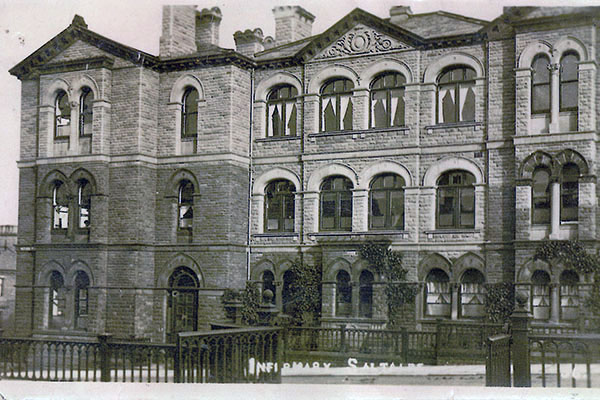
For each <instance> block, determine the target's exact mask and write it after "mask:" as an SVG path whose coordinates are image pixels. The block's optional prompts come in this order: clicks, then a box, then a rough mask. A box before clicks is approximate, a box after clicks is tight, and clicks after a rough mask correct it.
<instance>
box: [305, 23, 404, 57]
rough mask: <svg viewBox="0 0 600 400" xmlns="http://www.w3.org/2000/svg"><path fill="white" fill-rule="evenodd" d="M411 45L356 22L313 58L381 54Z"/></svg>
mask: <svg viewBox="0 0 600 400" xmlns="http://www.w3.org/2000/svg"><path fill="white" fill-rule="evenodd" d="M412 48H413V47H412V46H410V45H408V44H406V43H404V42H402V41H400V40H397V39H395V38H393V37H391V36H389V35H387V34H385V33H382V32H379V31H378V30H377V29H375V28H371V27H369V26H367V25H364V24H357V25H356V26H354V27H353V28H351V29H350V30H349V31H347V32H346V33H345V34H343V35H342V36H340V37H339V38H338V39H337V40H335V41H334V42H333V43H332V44H331V45H329V46H328V47H326V48H325V49H324V50H322V51H321V52H320V53H318V54H317V55H316V56H315V57H314V58H313V59H315V60H321V59H332V58H341V57H348V56H355V55H365V54H381V53H388V52H392V51H398V50H410V49H412Z"/></svg>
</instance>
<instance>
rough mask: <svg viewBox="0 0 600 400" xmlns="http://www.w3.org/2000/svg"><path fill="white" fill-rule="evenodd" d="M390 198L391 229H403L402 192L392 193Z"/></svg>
mask: <svg viewBox="0 0 600 400" xmlns="http://www.w3.org/2000/svg"><path fill="white" fill-rule="evenodd" d="M390 196H391V203H392V204H391V221H390V222H391V228H394V229H404V191H399V190H396V191H392V192H390Z"/></svg>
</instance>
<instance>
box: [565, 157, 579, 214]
mask: <svg viewBox="0 0 600 400" xmlns="http://www.w3.org/2000/svg"><path fill="white" fill-rule="evenodd" d="M578 214H579V167H578V166H577V164H575V163H567V164H565V165H564V166H563V167H562V170H561V173H560V220H561V222H570V221H577V220H578Z"/></svg>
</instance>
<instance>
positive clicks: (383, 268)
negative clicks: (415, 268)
mask: <svg viewBox="0 0 600 400" xmlns="http://www.w3.org/2000/svg"><path fill="white" fill-rule="evenodd" d="M359 254H360V256H361V257H362V258H363V259H365V260H367V262H368V263H369V267H370V268H371V269H372V270H373V271H375V272H376V273H378V274H379V275H381V276H382V277H383V279H385V281H386V285H385V295H386V299H387V304H388V324H389V327H390V328H394V327H397V326H399V325H400V323H401V322H402V316H403V315H402V310H403V306H404V305H405V304H413V303H414V301H415V297H416V295H417V290H418V289H417V285H416V284H415V283H414V282H406V275H407V274H408V271H407V270H406V269H404V268H403V266H402V255H401V254H400V253H398V252H394V251H392V250H391V249H390V248H389V245H387V244H383V243H378V242H373V241H368V242H365V243H364V244H362V245H361V246H360V249H359Z"/></svg>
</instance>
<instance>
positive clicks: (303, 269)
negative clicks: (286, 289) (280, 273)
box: [290, 260, 322, 325]
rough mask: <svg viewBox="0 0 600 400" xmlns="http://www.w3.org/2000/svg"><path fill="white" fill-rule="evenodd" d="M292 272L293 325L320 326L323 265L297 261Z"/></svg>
mask: <svg viewBox="0 0 600 400" xmlns="http://www.w3.org/2000/svg"><path fill="white" fill-rule="evenodd" d="M290 271H291V273H292V276H293V279H292V281H291V284H290V298H291V301H292V304H291V307H290V309H291V311H290V314H291V317H292V324H294V325H318V323H319V317H320V315H321V275H322V268H321V265H319V264H315V265H310V264H305V263H303V262H301V261H300V260H295V261H294V262H292V265H291V267H290Z"/></svg>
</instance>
